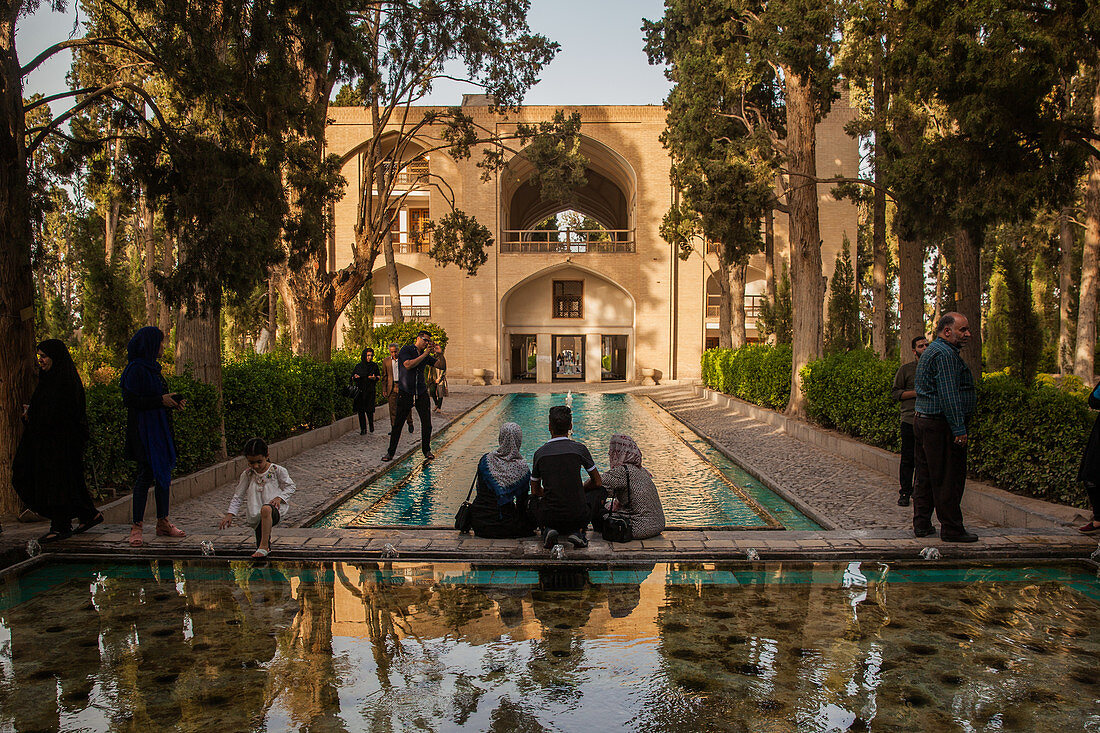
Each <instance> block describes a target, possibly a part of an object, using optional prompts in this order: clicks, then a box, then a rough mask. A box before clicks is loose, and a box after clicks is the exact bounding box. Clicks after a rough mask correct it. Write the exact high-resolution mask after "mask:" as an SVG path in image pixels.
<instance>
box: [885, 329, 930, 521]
mask: <svg viewBox="0 0 1100 733" xmlns="http://www.w3.org/2000/svg"><path fill="white" fill-rule="evenodd" d="M910 345H911V346H912V347H913V354H914V356H916V358H915V359H914V360H913V361H910V362H907V363H905V364H902V365H901V367H899V368H898V373H897V374H895V375H894V388H893V390H892V391H891V392H890V396H891V397H893V398H894V399H895V400H896V401H898V402H900V403H901V472H900V474H899V476H898V478H899V479H900V481H901V488H900V489H899V491H898V494H899V496H898V506H909V497H911V496H912V495H913V452H914V450H915V448H916V438H915V437H914V435H913V413H914V410H915V408H916V404H917V362H918V361H920V355H921V354H923V353H924V350H925V349H926V348H928V339H926V338H925V337H924V336H923V335H921V336H917V337H915V338H914V339H913V341H912V343H911V344H910Z"/></svg>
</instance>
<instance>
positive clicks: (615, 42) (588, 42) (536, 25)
mask: <svg viewBox="0 0 1100 733" xmlns="http://www.w3.org/2000/svg"><path fill="white" fill-rule="evenodd" d="M75 4H76V3H74V2H70V8H69V12H68V13H65V14H62V13H53V12H51V11H50V10H49V6H48V4H47V3H43V4H42V5H41V7H40V9H39V10H38V12H37V13H35V14H34V15H33V16H30V17H28V18H24V19H23V20H22V21H20V23H19V27H18V33H17V37H16V48H17V49H18V53H19V60H20V63H23V64H25V63H27V62H28V61H30V60H31V59H33V58H34V57H35V56H37V55H38V53H39V52H40V51H42V50H43V49H45V48H47V47H49V46H50V45H52V44H54V43H57V42H58V41H63V40H65V39H66V38H68V37H69V35H70V33H72V32H73V26H74V24H75V23H76V21H77V16H76V11H75V8H74V7H73V6H74V5H75ZM663 12H664V2H663V0H532V2H531V12H530V15H529V21H530V25H531V28H532V29H533V30H534V31H536V32H538V33H542V34H544V35H546V36H549V37H550V38H551V39H553V40H555V41H557V42H558V43H560V44H561V51H559V53H558V55H557V57H556V58H555V59H554V61H553V62H551V64H550V66H549V67H548V68H547V69H545V70H544V72H543V75H542V80H541V81H540V82H539V83H538V84H537V85H536V86H535V87H534V88H533V89H532V90H531V91H530V92H529V93H528V94H527V98H526V100H525V101H526V103H527V104H546V105H558V104H561V105H566V104H661V103H662V102H663V101H664V98H665V96H666V95H667V94H668V90H669V88H670V84H669V82H668V80H666V79H665V78H664V75H663V73H662V70H661V69H660V68H658V67H653V66H650V65H649V64H648V63H647V61H646V57H645V52H644V51H643V50H642V44H643V41H642V33H641V26H642V18H649V19H650V20H655V19H657V18H659V17H661V15H662V14H663ZM70 61H71V59H70V57H69V56H68V54H58V55H56V56H55V57H54V58H53V59H52V60H51V61H50V62H48V63H46V64H44V65H43V66H41V67H39V68H38V69H37V70H36V71H35V72H34V73H33V74H32V75H31V76H30V78H29V80H28V83H27V86H26V88H25V89H24V94H25V95H26V96H30V95H31V94H34V93H35V92H41V93H43V94H47V95H48V94H54V93H57V92H60V91H65V89H66V85H65V74H66V72H68V70H69V63H70ZM464 91H465V92H466V93H476V92H477V91H478V90H477V89H475V88H471V87H469V86H466V85H459V84H448V85H446V86H440V87H438V88H437V89H435V90H434V91H433V93H432V95H431V97H430V98H429V99H428V100H426V102H425V103H427V104H440V105H447V104H457V103H458V102H459V101H461V99H462V97H461V95H462V94H463V92H464ZM66 101H67V100H61V101H60V102H56V103H54V104H53V105H52V107H53V110H54V112H55V113H57V112H60V111H63V110H64V109H65V108H66V106H65V105H66Z"/></svg>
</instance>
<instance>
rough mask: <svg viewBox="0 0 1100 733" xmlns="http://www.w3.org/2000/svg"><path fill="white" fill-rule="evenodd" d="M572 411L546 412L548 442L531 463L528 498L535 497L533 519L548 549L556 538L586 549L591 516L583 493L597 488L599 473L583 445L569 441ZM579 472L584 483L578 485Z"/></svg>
mask: <svg viewBox="0 0 1100 733" xmlns="http://www.w3.org/2000/svg"><path fill="white" fill-rule="evenodd" d="M572 429H573V411H572V410H570V409H569V408H568V407H566V406H565V405H555V406H554V407H551V408H550V440H548V441H546V442H545V443H543V445H542V447H541V448H539V449H538V450H537V451H535V457H534V458H533V459H532V460H531V495H532V496H535V497H538V509H537V511H536V512H535V516H536V518H537V519H538V523H539V526H540V527H542V541H543V546H544V547H546V548H551V547H553V546H554V544H555V543H557V541H558V537H559V536H563V535H564V536H565V538H566V539H567V540H568V541H569V542H570V543H572V545H573V546H574V547H588V537H586V536H585V530H586V529H587V528H588V518H589V516H590V514H591V512H590V510H589V507H588V502H587V501H586V499H585V492H587V491H591V490H594V489H598V488H599V487H600V486H601V483H602V481H601V479H600V472H599V470H597V468H596V462H595V461H593V460H592V454H591V453H590V452H589V451H588V448H587V447H586V446H585V445H584V444H583V443H578V442H577V441H575V440H570V438H569V431H570V430H572ZM581 469H584V470H585V472H586V473H587V474H588V480H587V481H585V482H583V483H582V482H581Z"/></svg>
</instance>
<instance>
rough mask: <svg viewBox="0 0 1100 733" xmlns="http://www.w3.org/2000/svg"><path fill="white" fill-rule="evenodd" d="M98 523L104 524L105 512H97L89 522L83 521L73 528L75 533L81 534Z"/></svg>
mask: <svg viewBox="0 0 1100 733" xmlns="http://www.w3.org/2000/svg"><path fill="white" fill-rule="evenodd" d="M97 524H103V512H100V513H99V514H96V515H95V516H94V517H92V518H91V519H89V520H88V521H87V522H81V523H80V524H78V525H76V529H74V530H73V534H80V533H81V532H87V531H88V530H89V529H91V528H92V527H94V526H96V525H97Z"/></svg>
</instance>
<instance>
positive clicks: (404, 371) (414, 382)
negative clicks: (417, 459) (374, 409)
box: [382, 331, 440, 461]
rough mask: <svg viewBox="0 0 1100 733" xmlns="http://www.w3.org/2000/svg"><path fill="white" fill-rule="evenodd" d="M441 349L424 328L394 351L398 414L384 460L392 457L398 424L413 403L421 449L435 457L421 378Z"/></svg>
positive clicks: (428, 413) (398, 436) (426, 389)
mask: <svg viewBox="0 0 1100 733" xmlns="http://www.w3.org/2000/svg"><path fill="white" fill-rule="evenodd" d="M439 352H440V348H439V345H438V344H433V343H432V335H431V334H430V333H428V332H427V331H421V332H420V333H418V334H416V341H414V342H413V343H412V344H410V345H408V346H406V347H405V348H403V349H401V351H399V352H398V353H397V366H398V369H397V371H398V379H397V382H398V383H397V417H396V418H395V419H394V421H393V428H391V429H390V447H389V450H387V451H386V455H384V456H382V460H383V461H392V460H393V454H394V453H396V452H397V442H398V441H399V440H401V427H402V426H403V425H404V423H405V421H406V420H407V419H408V418H409V413H410V412H412V409H413V407H414V406H415V407H416V413H417V414H418V415H420V450H422V451H423V452H424V457H425V458H427V459H428V460H429V461H430V460H432V459H433V458H435V455H434V454H433V453H432V449H431V440H432V411H431V409H429V402H428V385H427V382H425V381H424V365H425V364H427V365H428V366H431V365H432V364H435V354H438V353H439Z"/></svg>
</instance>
